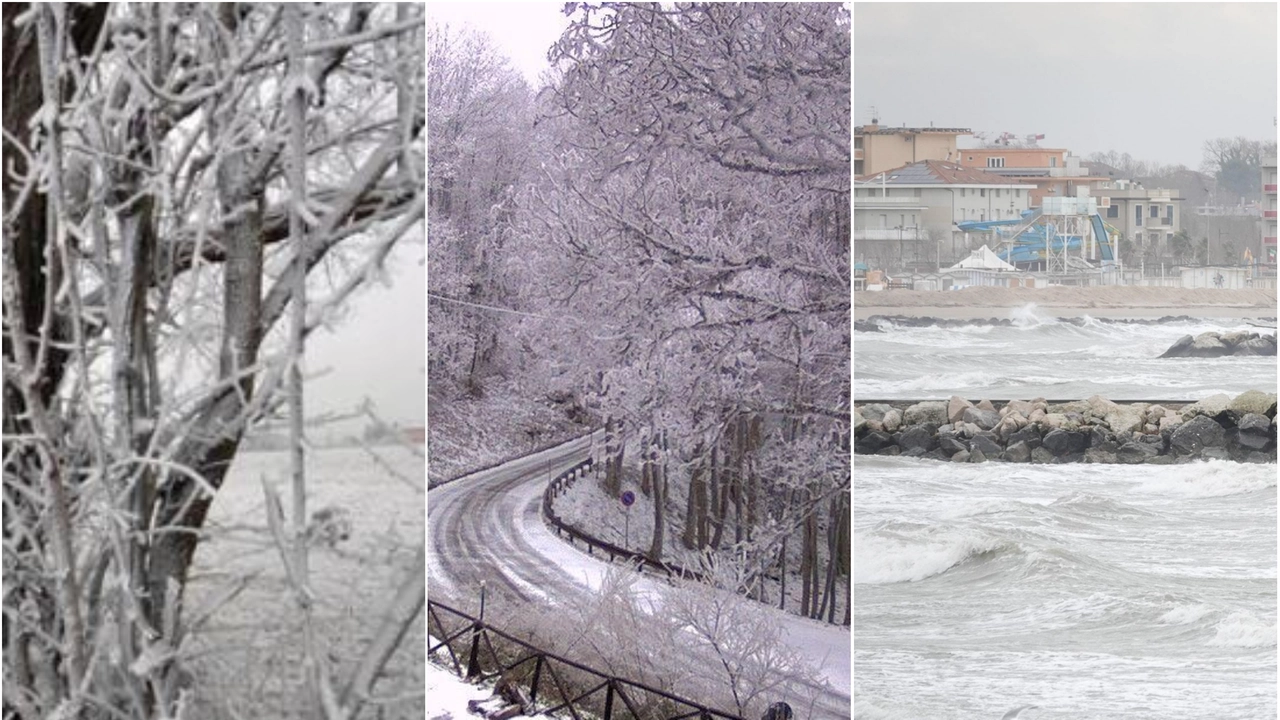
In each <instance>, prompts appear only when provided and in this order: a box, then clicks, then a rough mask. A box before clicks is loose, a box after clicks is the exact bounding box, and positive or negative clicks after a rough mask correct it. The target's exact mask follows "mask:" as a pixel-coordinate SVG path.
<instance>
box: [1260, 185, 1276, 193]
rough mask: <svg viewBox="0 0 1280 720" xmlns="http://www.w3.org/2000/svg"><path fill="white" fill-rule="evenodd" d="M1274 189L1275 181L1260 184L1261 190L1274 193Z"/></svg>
mask: <svg viewBox="0 0 1280 720" xmlns="http://www.w3.org/2000/svg"><path fill="white" fill-rule="evenodd" d="M1275 191H1276V184H1275V183H1268V184H1266V185H1263V186H1262V192H1267V193H1274V192H1275Z"/></svg>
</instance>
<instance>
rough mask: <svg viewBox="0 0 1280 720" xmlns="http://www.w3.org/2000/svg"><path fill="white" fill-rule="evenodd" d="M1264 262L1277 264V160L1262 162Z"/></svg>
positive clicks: (1270, 159) (1269, 159)
mask: <svg viewBox="0 0 1280 720" xmlns="http://www.w3.org/2000/svg"><path fill="white" fill-rule="evenodd" d="M1261 259H1262V261H1263V262H1265V263H1267V264H1268V265H1275V264H1276V159H1275V158H1268V159H1266V160H1264V161H1263V162H1262V258H1261Z"/></svg>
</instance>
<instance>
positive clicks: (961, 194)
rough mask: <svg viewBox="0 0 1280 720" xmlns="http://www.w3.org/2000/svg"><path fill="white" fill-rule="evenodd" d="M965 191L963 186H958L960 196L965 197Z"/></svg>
mask: <svg viewBox="0 0 1280 720" xmlns="http://www.w3.org/2000/svg"><path fill="white" fill-rule="evenodd" d="M967 192H968V191H967V190H966V189H965V188H960V197H965V196H966V193H967Z"/></svg>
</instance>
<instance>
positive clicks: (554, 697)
mask: <svg viewBox="0 0 1280 720" xmlns="http://www.w3.org/2000/svg"><path fill="white" fill-rule="evenodd" d="M483 607H484V605H483V600H482V603H481V608H483ZM480 615H481V616H480V617H479V618H476V617H472V616H470V615H467V614H466V613H463V612H461V611H459V610H455V609H454V608H451V607H449V606H447V605H443V604H441V603H438V602H434V601H432V600H427V633H428V635H429V637H430V638H431V640H430V643H429V644H428V647H427V652H428V654H429V655H433V656H435V655H441V656H444V657H446V658H447V660H448V662H449V665H450V667H451V668H452V669H453V671H454V673H456V674H457V675H459V676H461V677H465V678H467V679H468V680H473V681H484V680H489V679H493V678H498V679H499V686H500V687H505V688H507V690H508V692H509V693H510V694H513V695H515V696H516V697H517V698H518V700H517V704H519V705H520V706H521V711H522V712H523V713H524V714H526V715H530V716H532V715H536V714H538V713H542V714H545V715H547V716H551V717H557V716H559V717H572V718H574V719H575V720H583V718H584V717H591V718H600V720H691V719H694V718H696V719H697V720H743V718H741V717H740V716H737V715H730V714H727V713H724V712H721V711H719V710H715V709H712V708H710V707H707V706H706V705H703V704H701V703H697V702H694V701H691V700H686V699H684V698H682V697H679V696H677V695H673V694H671V693H669V692H666V691H664V690H660V689H658V688H655V687H650V686H649V685H645V684H644V683H639V682H634V681H631V680H626V679H623V678H620V677H617V676H614V675H610V674H608V673H603V672H600V671H598V670H595V669H593V668H590V667H587V666H586V665H583V664H582V663H578V662H575V661H573V660H569V659H568V658H564V657H561V656H559V655H555V654H553V653H549V652H547V651H545V650H542V649H541V648H538V647H536V646H534V645H532V644H530V643H528V642H526V641H524V640H521V639H519V638H517V637H515V636H513V635H510V634H508V633H505V632H502V631H501V630H498V629H496V628H494V627H491V626H490V625H488V624H486V623H485V622H484V619H483V617H484V611H483V609H482V610H481V613H480ZM495 640H497V642H496V643H495ZM557 713H559V715H557Z"/></svg>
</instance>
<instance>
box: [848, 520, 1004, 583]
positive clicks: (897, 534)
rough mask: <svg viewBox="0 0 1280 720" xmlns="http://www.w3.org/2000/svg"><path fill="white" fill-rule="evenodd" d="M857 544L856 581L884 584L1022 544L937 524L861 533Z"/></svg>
mask: <svg viewBox="0 0 1280 720" xmlns="http://www.w3.org/2000/svg"><path fill="white" fill-rule="evenodd" d="M853 547H854V563H853V582H854V584H873V585H882V584H891V583H901V582H917V581H920V580H924V579H925V578H928V577H933V576H934V575H940V574H942V573H944V572H946V571H948V570H950V569H951V568H953V567H956V566H957V565H960V564H962V563H964V562H966V561H970V560H975V559H978V558H980V557H983V556H988V555H994V554H997V553H1001V552H1008V551H1013V550H1016V549H1017V547H1018V546H1017V544H1016V543H1012V542H1009V541H1006V540H1002V539H1000V538H997V537H994V536H992V535H989V534H986V533H981V532H978V531H974V530H965V529H956V528H943V527H937V526H934V527H917V528H915V529H911V530H905V531H904V530H891V529H876V530H872V531H869V532H866V533H859V534H858V535H857V537H856V538H855V540H854V543H853Z"/></svg>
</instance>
